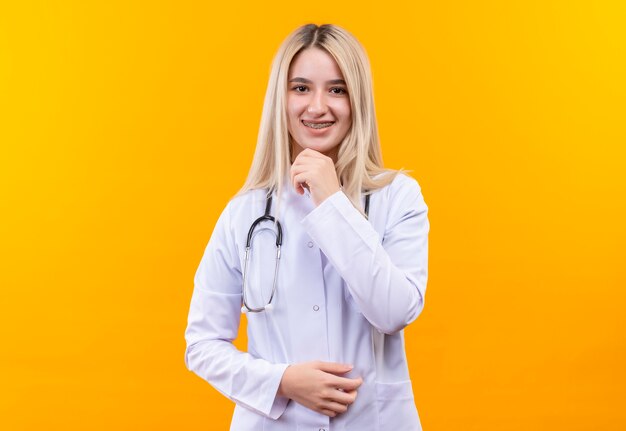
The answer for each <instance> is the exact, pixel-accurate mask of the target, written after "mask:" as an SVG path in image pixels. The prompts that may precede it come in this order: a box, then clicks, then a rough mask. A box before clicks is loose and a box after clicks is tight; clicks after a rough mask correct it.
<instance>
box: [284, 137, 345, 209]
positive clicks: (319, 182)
mask: <svg viewBox="0 0 626 431" xmlns="http://www.w3.org/2000/svg"><path fill="white" fill-rule="evenodd" d="M291 182H292V184H293V187H294V188H295V189H296V192H297V193H298V194H303V193H304V188H305V187H306V188H307V189H308V190H309V192H310V193H311V198H313V202H314V203H315V205H316V206H317V205H319V204H321V203H322V202H324V201H325V200H326V198H328V197H329V196H331V195H333V194H335V193H336V192H338V191H339V190H341V187H340V186H339V179H337V172H336V171H335V163H334V162H333V159H331V158H330V157H328V156H325V155H324V154H322V153H320V152H318V151H315V150H312V149H310V148H306V149H304V150H303V151H301V152H300V154H298V155H297V156H296V158H295V160H294V161H293V163H292V165H291Z"/></svg>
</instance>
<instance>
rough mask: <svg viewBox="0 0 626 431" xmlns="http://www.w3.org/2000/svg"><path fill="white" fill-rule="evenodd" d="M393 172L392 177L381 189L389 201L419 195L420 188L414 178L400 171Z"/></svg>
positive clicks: (420, 192)
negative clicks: (393, 175)
mask: <svg viewBox="0 0 626 431" xmlns="http://www.w3.org/2000/svg"><path fill="white" fill-rule="evenodd" d="M394 174H395V177H394V179H393V180H392V181H391V182H390V183H389V184H387V185H386V186H385V187H383V188H382V190H381V191H384V193H385V195H386V196H387V197H388V199H389V200H390V201H392V202H393V201H398V200H403V199H407V198H410V197H417V196H421V194H422V188H421V187H420V185H419V183H418V182H417V180H416V179H415V178H413V177H412V176H410V175H409V174H408V173H406V172H402V171H401V172H397V173H394Z"/></svg>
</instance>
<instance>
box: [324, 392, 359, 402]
mask: <svg viewBox="0 0 626 431" xmlns="http://www.w3.org/2000/svg"><path fill="white" fill-rule="evenodd" d="M328 399H329V400H330V401H334V402H337V403H340V404H344V405H350V404H352V403H353V402H354V400H355V399H356V390H353V391H350V392H342V391H340V390H334V391H333V392H332V393H331V395H330V396H329V397H328Z"/></svg>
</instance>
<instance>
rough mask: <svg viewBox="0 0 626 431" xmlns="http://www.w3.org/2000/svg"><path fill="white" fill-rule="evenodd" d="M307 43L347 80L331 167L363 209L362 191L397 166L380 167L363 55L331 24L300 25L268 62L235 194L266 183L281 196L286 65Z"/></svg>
mask: <svg viewBox="0 0 626 431" xmlns="http://www.w3.org/2000/svg"><path fill="white" fill-rule="evenodd" d="M311 47H315V48H319V49H322V50H324V51H326V52H328V53H329V54H330V55H331V56H332V57H333V58H334V59H335V61H336V62H337V65H338V66H339V69H340V70H341V73H342V74H343V77H344V80H345V81H346V86H347V90H348V95H349V99H350V110H351V114H352V115H351V117H352V125H351V127H350V129H349V131H348V133H347V134H346V136H345V138H344V139H343V141H342V142H341V143H340V144H339V150H338V155H337V162H336V163H335V169H336V171H337V177H338V178H339V182H340V183H341V185H342V188H343V192H344V193H345V194H346V195H347V196H348V198H349V199H350V200H351V201H352V203H353V204H354V206H355V207H356V208H357V209H359V210H361V211H363V210H362V202H361V200H362V199H361V194H362V193H363V192H366V193H371V192H372V191H373V190H376V189H379V188H381V187H384V186H386V185H387V184H389V183H391V182H392V181H393V179H394V178H395V176H396V175H397V174H398V173H399V171H394V170H389V169H385V168H384V167H383V160H382V153H381V149H380V141H379V138H378V126H377V123H376V113H375V110H374V96H373V92H372V76H371V71H370V65H369V60H368V58H367V54H366V53H365V50H364V49H363V47H362V46H361V45H360V44H359V42H358V41H357V40H356V38H355V37H354V36H352V35H351V34H350V33H349V32H347V31H346V30H344V29H342V28H340V27H337V26H335V25H331V24H325V25H321V26H317V25H315V24H307V25H304V26H302V27H300V28H298V29H296V30H295V31H294V32H293V33H291V34H290V35H289V36H288V37H287V39H285V41H284V42H283V43H282V45H281V46H280V48H279V50H278V53H277V54H276V56H275V57H274V61H273V62H272V69H271V73H270V79H269V83H268V86H267V92H266V94H265V102H264V105H263V114H262V116H261V125H260V128H259V135H258V139H257V145H256V150H255V153H254V159H253V160H252V166H251V167H250V171H249V173H248V178H247V179H246V182H245V183H244V185H243V187H242V188H241V190H240V191H239V192H238V193H237V195H240V194H242V193H245V192H247V191H248V190H254V189H261V188H267V189H270V190H271V189H274V190H276V192H277V195H278V196H279V199H280V196H281V191H282V187H283V181H284V180H285V176H286V175H287V174H288V172H289V168H290V166H291V159H290V152H291V147H290V140H289V132H288V129H287V109H286V108H287V106H286V100H287V80H288V73H289V66H290V65H291V62H292V61H293V59H294V57H295V56H296V55H297V54H298V53H300V52H301V51H303V50H305V49H307V48H311ZM384 173H387V174H388V175H381V174H384Z"/></svg>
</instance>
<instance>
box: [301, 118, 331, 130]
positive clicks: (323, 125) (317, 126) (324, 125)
mask: <svg viewBox="0 0 626 431" xmlns="http://www.w3.org/2000/svg"><path fill="white" fill-rule="evenodd" d="M302 124H304V125H305V126H306V127H310V128H311V129H325V128H327V127H330V126H332V125H333V124H335V122H334V121H330V122H328V123H309V122H308V121H304V120H303V121H302Z"/></svg>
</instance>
